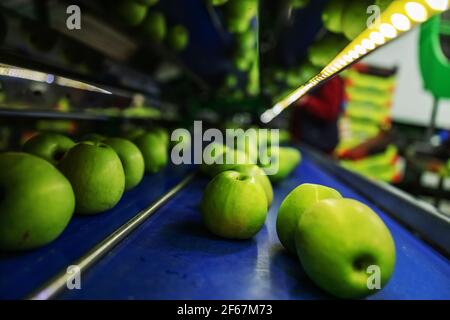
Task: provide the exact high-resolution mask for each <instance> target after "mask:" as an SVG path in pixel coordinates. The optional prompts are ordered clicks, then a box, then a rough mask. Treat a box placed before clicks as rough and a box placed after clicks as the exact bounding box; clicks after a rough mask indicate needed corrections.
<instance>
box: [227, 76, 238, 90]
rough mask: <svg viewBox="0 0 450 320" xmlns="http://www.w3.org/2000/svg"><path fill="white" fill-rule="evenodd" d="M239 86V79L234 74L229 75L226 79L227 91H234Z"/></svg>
mask: <svg viewBox="0 0 450 320" xmlns="http://www.w3.org/2000/svg"><path fill="white" fill-rule="evenodd" d="M237 84H238V79H237V77H236V76H235V75H234V74H229V75H227V76H226V77H225V86H226V88H227V89H234V88H236V86H237Z"/></svg>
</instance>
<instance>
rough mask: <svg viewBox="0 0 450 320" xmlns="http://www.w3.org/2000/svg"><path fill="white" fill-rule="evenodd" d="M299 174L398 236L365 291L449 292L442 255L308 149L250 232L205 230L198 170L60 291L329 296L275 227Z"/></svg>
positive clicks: (400, 294) (71, 295)
mask: <svg viewBox="0 0 450 320" xmlns="http://www.w3.org/2000/svg"><path fill="white" fill-rule="evenodd" d="M304 182H310V183H320V184H324V185H327V186H330V187H333V188H336V189H337V190H339V191H340V192H341V193H342V194H343V195H344V196H346V197H350V198H354V199H357V200H360V201H362V202H364V203H366V204H367V205H369V206H370V207H372V208H373V209H374V210H375V211H376V212H377V213H378V214H379V215H380V216H381V218H382V219H383V220H384V221H385V223H386V224H387V226H388V227H389V229H390V231H391V233H392V235H393V237H394V240H395V243H396V249H397V265H396V269H395V272H394V275H393V277H392V279H391V281H390V282H389V283H388V285H387V286H386V287H385V288H384V289H383V290H382V291H380V292H378V293H376V294H375V295H373V296H371V297H369V299H450V262H449V260H448V259H447V258H445V257H444V256H442V255H441V254H439V253H438V252H437V251H435V250H434V249H433V248H431V247H430V246H428V245H427V244H426V243H424V242H423V241H422V240H420V239H418V238H416V237H415V236H413V235H412V234H411V232H410V231H408V230H406V229H405V228H404V227H403V226H401V225H399V224H398V223H397V222H396V221H394V220H393V219H391V218H390V217H389V216H387V215H386V214H385V213H383V212H382V211H381V210H380V209H379V208H377V207H376V206H374V204H372V203H370V202H368V201H367V200H366V199H364V198H363V197H361V196H360V195H359V194H358V193H357V192H356V191H355V190H352V189H351V188H349V187H348V186H346V185H344V184H342V183H341V182H340V181H338V180H337V179H336V178H334V177H333V176H331V175H329V174H328V173H326V172H324V171H322V170H321V169H320V168H319V167H318V166H317V165H316V164H314V163H313V162H312V161H311V160H309V159H308V158H307V157H304V160H303V162H302V163H301V165H300V166H299V167H298V168H297V169H296V171H295V172H294V174H293V175H292V176H291V177H290V178H289V179H287V180H285V181H283V182H282V183H280V184H279V185H277V186H275V188H274V193H275V197H274V202H273V205H272V208H271V209H270V212H269V215H268V219H267V221H266V224H265V226H264V228H263V229H262V230H261V231H260V232H259V233H258V235H257V236H256V237H255V238H254V239H252V240H248V241H229V240H225V239H221V238H218V237H215V236H213V235H211V234H210V233H208V232H207V230H205V228H204V227H203V225H202V223H201V219H200V214H199V210H198V205H199V202H200V200H201V197H202V192H203V190H204V188H205V186H206V184H207V180H206V179H203V178H198V179H195V180H194V181H193V182H191V184H189V185H188V186H187V187H186V188H185V189H183V190H182V191H181V192H179V193H178V194H177V195H176V196H175V197H174V198H173V199H172V200H170V201H169V202H168V203H167V204H166V205H165V206H163V207H162V208H161V209H159V210H158V211H157V212H156V213H155V215H154V216H152V217H151V218H150V219H149V220H147V221H146V222H145V223H144V224H142V225H141V226H140V227H139V228H138V229H137V230H136V231H135V232H134V233H132V234H131V235H130V236H129V237H127V238H126V239H125V240H124V241H123V242H122V243H121V244H119V245H118V246H116V247H115V248H114V249H113V250H112V251H111V252H110V253H109V254H108V255H107V256H106V257H105V258H104V259H102V260H101V261H100V262H98V263H97V264H96V265H94V266H93V267H92V268H91V269H90V270H88V271H87V272H85V274H82V289H81V290H71V291H69V290H66V291H64V292H63V293H62V294H61V295H60V296H59V297H58V298H61V299H95V298H108V299H323V298H325V299H326V298H330V296H329V295H327V294H326V293H325V292H323V291H322V290H320V289H318V288H317V287H316V286H315V285H314V284H313V283H312V282H311V281H310V280H309V279H308V278H307V276H306V274H305V273H304V271H303V270H302V268H301V266H300V263H299V262H298V261H297V258H296V257H294V256H290V255H288V254H287V252H286V251H285V250H284V249H283V248H282V246H281V244H280V242H279V240H278V237H277V234H276V231H275V221H276V215H277V210H278V207H279V205H280V203H281V202H282V200H283V198H284V197H285V196H286V195H287V194H288V193H289V192H290V191H291V190H292V189H293V188H295V187H296V186H297V185H299V184H301V183H304Z"/></svg>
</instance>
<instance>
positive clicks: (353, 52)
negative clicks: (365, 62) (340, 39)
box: [348, 50, 358, 60]
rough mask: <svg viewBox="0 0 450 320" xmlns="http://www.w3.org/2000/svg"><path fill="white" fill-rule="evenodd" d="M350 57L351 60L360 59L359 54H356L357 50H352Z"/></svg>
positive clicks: (349, 53)
mask: <svg viewBox="0 0 450 320" xmlns="http://www.w3.org/2000/svg"><path fill="white" fill-rule="evenodd" d="M348 55H349V56H350V58H352V59H353V60H355V59H358V54H357V53H356V51H355V50H350V51H349V52H348Z"/></svg>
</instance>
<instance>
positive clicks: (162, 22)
mask: <svg viewBox="0 0 450 320" xmlns="http://www.w3.org/2000/svg"><path fill="white" fill-rule="evenodd" d="M141 27H142V31H143V32H144V33H145V34H146V35H147V36H148V37H150V39H151V40H153V41H155V42H158V43H159V42H162V41H163V40H164V38H165V37H166V19H165V18H164V15H163V14H162V13H161V12H159V11H153V12H150V13H149V14H148V15H147V17H146V18H145V20H144V21H143V22H142V25H141Z"/></svg>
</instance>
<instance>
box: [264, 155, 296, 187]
mask: <svg viewBox="0 0 450 320" xmlns="http://www.w3.org/2000/svg"><path fill="white" fill-rule="evenodd" d="M268 153H269V156H271V158H272V161H273V163H272V164H270V165H269V164H267V162H263V163H262V166H263V168H264V170H265V171H266V172H267V173H268V176H269V179H270V181H272V182H273V183H277V182H280V181H282V180H284V179H285V178H286V177H287V176H289V175H290V174H291V173H292V171H294V169H295V168H296V167H297V165H298V164H299V163H300V161H301V158H302V157H301V153H300V151H299V150H298V149H295V148H291V147H278V148H277V149H275V147H272V148H271V149H269V150H268ZM271 166H278V170H277V171H276V173H275V174H271V172H269V170H270V167H271Z"/></svg>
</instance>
